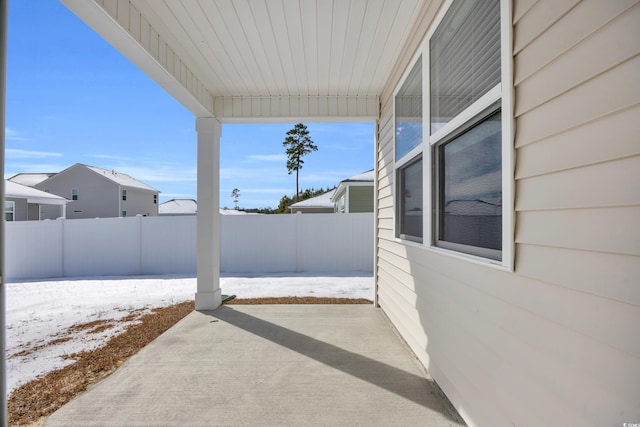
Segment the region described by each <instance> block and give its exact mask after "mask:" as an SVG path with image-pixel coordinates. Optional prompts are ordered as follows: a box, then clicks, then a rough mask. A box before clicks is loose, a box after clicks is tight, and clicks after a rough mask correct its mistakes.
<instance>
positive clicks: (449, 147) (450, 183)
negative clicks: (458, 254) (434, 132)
mask: <svg viewBox="0 0 640 427" xmlns="http://www.w3.org/2000/svg"><path fill="white" fill-rule="evenodd" d="M501 147H502V132H501V114H500V112H498V113H495V114H492V115H491V116H490V117H487V118H486V119H484V120H482V121H480V122H479V123H478V124H477V125H475V126H473V127H472V128H471V129H469V130H467V131H466V132H464V133H462V134H461V135H459V136H457V137H455V138H453V139H451V140H450V141H448V142H445V143H443V144H441V145H439V146H438V147H437V148H436V155H437V159H438V170H437V173H438V178H437V180H436V181H437V183H438V188H437V189H436V191H437V195H438V197H437V198H438V200H437V202H436V203H437V208H438V212H440V215H439V216H438V223H437V224H436V226H437V229H438V239H439V241H440V242H439V243H440V246H445V247H446V244H445V245H443V244H442V243H443V242H449V243H453V244H458V245H466V246H473V247H478V248H484V249H488V250H489V251H484V250H482V249H479V250H478V251H473V250H471V251H469V252H471V253H474V252H475V253H476V254H478V255H483V256H487V257H490V258H496V257H498V256H499V253H498V252H495V253H492V251H500V250H501V249H502V156H501V150H502V148H501Z"/></svg>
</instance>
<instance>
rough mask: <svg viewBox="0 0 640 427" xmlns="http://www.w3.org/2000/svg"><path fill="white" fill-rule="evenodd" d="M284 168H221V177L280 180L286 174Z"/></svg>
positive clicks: (268, 180) (264, 180)
mask: <svg viewBox="0 0 640 427" xmlns="http://www.w3.org/2000/svg"><path fill="white" fill-rule="evenodd" d="M286 173H287V172H286V170H285V169H284V168H278V169H268V168H220V179H233V180H240V179H250V180H258V181H259V182H273V181H279V180H281V179H282V177H283V176H286Z"/></svg>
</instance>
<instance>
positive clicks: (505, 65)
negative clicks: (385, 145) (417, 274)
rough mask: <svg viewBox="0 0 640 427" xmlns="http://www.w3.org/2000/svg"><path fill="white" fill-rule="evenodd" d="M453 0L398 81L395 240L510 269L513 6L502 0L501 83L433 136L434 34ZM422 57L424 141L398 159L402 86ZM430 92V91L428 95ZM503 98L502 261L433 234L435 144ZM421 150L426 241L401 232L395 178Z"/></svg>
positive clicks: (512, 245)
mask: <svg viewBox="0 0 640 427" xmlns="http://www.w3.org/2000/svg"><path fill="white" fill-rule="evenodd" d="M453 1H454V0H447V1H445V2H444V4H443V5H442V7H441V9H440V10H439V11H438V14H437V16H436V18H435V19H434V21H433V23H432V25H431V26H430V28H429V30H428V31H427V34H426V35H425V37H424V39H423V40H422V42H421V44H420V47H419V48H418V50H417V51H416V53H415V54H414V56H413V57H412V58H411V61H410V62H409V63H408V65H407V67H406V69H405V71H404V73H403V75H402V78H401V79H400V81H399V83H398V84H397V86H396V88H395V90H394V92H393V97H392V103H393V126H394V129H393V135H392V138H393V150H392V151H393V153H392V155H393V165H394V167H393V180H394V185H392V197H393V201H394V202H393V203H394V209H393V235H394V240H395V241H396V242H399V243H402V244H404V245H407V246H415V247H420V248H422V249H427V250H429V251H432V252H437V253H440V254H443V255H447V256H451V257H454V258H458V259H461V260H464V261H468V262H473V263H475V264H481V265H485V266H492V267H496V268H499V269H501V270H506V271H511V272H513V271H514V266H515V250H514V248H515V197H514V189H515V178H514V177H515V171H514V165H515V162H514V158H515V150H514V135H515V130H514V129H515V119H514V103H513V102H514V101H513V100H514V88H513V56H512V55H511V52H512V51H513V27H512V25H511V16H512V13H513V11H512V6H511V2H510V0H500V50H501V51H500V59H501V76H500V84H498V85H496V86H495V87H494V88H492V89H491V90H490V91H489V92H487V93H486V94H485V95H483V96H482V98H480V99H479V100H478V101H476V102H475V103H474V104H473V105H472V106H470V107H468V108H467V109H466V110H465V111H463V112H462V113H461V114H460V115H458V116H457V117H456V118H455V119H454V120H453V121H451V122H449V123H447V124H446V125H445V126H444V127H443V128H441V129H439V130H438V131H437V132H435V133H434V134H433V135H430V132H431V124H430V123H429V117H430V114H431V111H430V102H429V100H430V87H429V82H430V78H429V77H430V76H429V41H430V39H431V37H432V36H433V33H435V31H436V29H437V28H438V26H439V25H440V23H441V22H442V20H443V18H444V16H445V14H446V13H447V11H448V10H449V8H450V6H451V4H452V3H453ZM420 56H422V92H423V96H422V115H423V127H422V131H423V135H422V144H420V145H418V146H417V147H416V148H414V149H413V150H411V151H410V152H409V153H407V154H406V155H405V156H403V157H402V158H401V159H399V160H397V161H396V132H395V117H396V107H395V98H396V95H397V94H398V92H399V91H400V88H401V87H402V85H403V84H404V82H405V80H406V79H407V77H408V75H409V73H410V72H411V70H412V69H413V67H414V65H415V64H416V61H417V60H418V58H420ZM425 95H426V96H425ZM498 99H501V100H502V101H501V111H502V122H501V126H502V255H501V258H502V259H501V260H500V261H498V260H492V259H489V258H483V257H479V256H476V255H471V254H467V253H464V252H458V251H454V250H450V249H446V248H442V247H436V246H434V244H433V242H434V236H433V217H432V212H433V188H432V184H433V183H432V173H433V159H432V153H431V147H432V145H433V144H436V143H437V142H438V141H440V140H441V139H442V138H443V137H444V136H445V135H446V134H448V133H449V131H450V130H451V129H454V128H457V127H458V126H460V125H462V124H463V123H465V122H466V121H467V120H469V119H471V118H472V117H474V116H475V115H476V114H478V113H480V112H481V111H483V110H484V109H485V108H487V107H488V106H490V105H491V104H492V103H494V102H496V101H497V100H498ZM420 152H422V162H423V177H422V179H423V203H424V210H423V227H422V229H423V242H424V243H422V244H421V243H416V242H414V241H411V240H406V239H402V238H400V237H398V233H397V231H398V230H397V226H398V225H397V224H398V218H397V215H398V212H397V209H396V208H397V203H398V200H397V191H396V182H395V181H396V180H397V171H398V169H400V168H401V167H403V166H404V165H405V164H406V163H407V162H410V161H411V160H413V159H414V158H415V156H417V155H419V154H420Z"/></svg>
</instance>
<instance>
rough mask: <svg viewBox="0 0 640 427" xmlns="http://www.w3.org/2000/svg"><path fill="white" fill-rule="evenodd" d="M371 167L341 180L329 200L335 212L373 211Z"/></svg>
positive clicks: (372, 172)
mask: <svg viewBox="0 0 640 427" xmlns="http://www.w3.org/2000/svg"><path fill="white" fill-rule="evenodd" d="M374 177H375V172H374V170H373V169H371V170H370V171H367V172H363V173H360V174H358V175H354V176H352V177H351V178H348V179H345V180H344V181H341V182H340V184H339V185H338V188H337V189H336V191H335V194H334V195H333V196H332V197H331V201H332V202H333V203H334V205H335V212H337V213H358V212H373V204H374V203H373V198H374V194H373V193H374V192H373V190H374V186H373V182H374Z"/></svg>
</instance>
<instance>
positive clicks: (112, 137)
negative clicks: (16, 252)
mask: <svg viewBox="0 0 640 427" xmlns="http://www.w3.org/2000/svg"><path fill="white" fill-rule="evenodd" d="M6 103H7V110H6V129H5V134H6V153H5V178H8V177H10V176H13V175H14V174H16V173H19V172H59V171H61V170H63V169H65V168H67V167H69V166H71V165H73V164H74V163H85V164H89V165H93V166H98V167H102V168H106V169H115V170H117V171H119V172H124V173H127V174H130V175H132V176H133V177H134V178H137V179H139V180H141V181H143V182H145V183H147V184H149V185H151V186H153V187H155V188H157V189H158V190H160V191H161V195H160V201H161V202H162V201H166V200H169V199H172V198H196V133H195V130H194V128H195V122H194V117H193V115H192V114H191V113H190V112H189V111H187V110H186V109H185V108H184V107H183V106H182V105H180V104H179V103H178V102H177V101H175V100H174V99H173V98H171V97H170V96H169V95H168V94H166V93H165V92H164V91H163V90H162V89H161V88H160V87H159V86H158V85H157V84H156V83H155V82H153V81H152V80H151V79H149V78H148V77H147V76H146V75H144V74H143V73H142V72H141V71H139V70H138V69H137V68H136V67H135V66H134V65H132V64H131V63H130V62H129V61H128V60H127V59H126V58H124V57H123V56H122V55H121V54H120V53H118V52H117V51H116V50H115V49H114V48H112V47H111V46H110V45H109V44H107V43H106V42H105V41H104V40H102V38H100V36H98V35H97V34H95V33H94V32H93V30H91V29H90V28H88V27H87V26H86V25H85V24H84V23H83V22H81V21H80V20H79V19H78V18H76V17H75V15H73V14H72V13H71V12H69V11H68V10H67V9H66V8H65V7H64V6H63V5H62V4H60V3H59V2H58V1H40V0H19V1H11V2H9V38H8V64H7V99H6ZM307 126H308V128H309V131H310V133H311V137H312V139H313V140H314V142H315V143H316V145H317V146H318V148H319V150H318V151H317V152H315V153H312V154H310V155H309V156H307V157H306V158H305V159H304V161H305V163H304V166H303V168H302V169H301V171H300V187H301V189H304V188H310V187H314V188H320V187H322V188H326V187H332V186H334V185H337V184H338V183H339V182H340V181H341V180H342V179H345V178H348V177H349V176H352V175H355V174H358V173H360V172H363V171H366V170H369V169H371V168H373V146H374V142H373V130H374V125H373V124H372V123H307ZM291 127H293V123H287V124H257V125H239V124H233V125H223V128H222V139H221V142H220V145H221V148H220V166H221V170H220V206H228V207H233V201H232V199H231V190H232V189H233V188H234V187H237V188H238V189H240V203H239V205H240V207H244V208H260V207H269V206H270V207H273V208H275V207H277V205H278V201H279V200H280V198H281V197H282V196H283V195H285V194H287V195H292V194H293V193H294V192H295V175H288V174H287V170H286V157H285V155H284V147H283V146H282V141H283V140H284V138H285V136H286V135H285V134H286V132H287V130H289V129H290V128H291Z"/></svg>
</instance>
